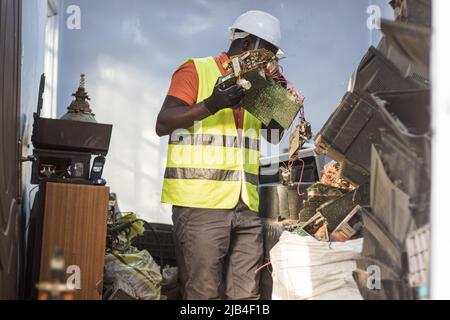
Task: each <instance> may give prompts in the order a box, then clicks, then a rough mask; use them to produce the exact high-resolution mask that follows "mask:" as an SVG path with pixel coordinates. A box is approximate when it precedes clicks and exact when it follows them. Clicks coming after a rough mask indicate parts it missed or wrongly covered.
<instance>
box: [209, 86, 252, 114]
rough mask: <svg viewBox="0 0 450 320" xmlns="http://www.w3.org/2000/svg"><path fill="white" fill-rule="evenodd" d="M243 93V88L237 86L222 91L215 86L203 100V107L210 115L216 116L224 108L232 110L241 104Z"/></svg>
mask: <svg viewBox="0 0 450 320" xmlns="http://www.w3.org/2000/svg"><path fill="white" fill-rule="evenodd" d="M244 92H245V90H244V88H242V87H241V86H239V85H233V86H231V87H229V88H226V89H224V90H221V89H220V88H219V86H217V85H216V86H214V91H213V93H212V94H211V96H210V97H209V98H207V99H205V101H204V104H205V107H206V109H208V111H209V112H210V113H211V114H216V113H217V112H218V111H220V110H222V109H225V108H233V107H235V106H236V105H238V104H239V102H241V100H242V97H243V96H244Z"/></svg>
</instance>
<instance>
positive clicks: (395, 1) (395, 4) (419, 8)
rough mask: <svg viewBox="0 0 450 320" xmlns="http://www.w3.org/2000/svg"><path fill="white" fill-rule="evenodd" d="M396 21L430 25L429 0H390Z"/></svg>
mask: <svg viewBox="0 0 450 320" xmlns="http://www.w3.org/2000/svg"><path fill="white" fill-rule="evenodd" d="M390 4H391V6H392V8H394V10H395V13H396V14H395V18H396V20H397V21H403V22H408V23H414V24H417V25H423V26H427V27H431V0H392V1H391V2H390Z"/></svg>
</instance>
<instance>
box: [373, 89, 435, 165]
mask: <svg viewBox="0 0 450 320" xmlns="http://www.w3.org/2000/svg"><path fill="white" fill-rule="evenodd" d="M375 96H376V98H375V99H376V102H377V104H378V105H379V109H380V113H381V116H382V117H383V119H384V121H385V122H386V124H387V125H388V127H389V128H390V129H391V130H392V131H393V132H395V134H396V135H397V136H398V138H399V139H400V140H401V141H402V142H403V143H404V144H405V145H407V146H408V147H409V148H411V149H412V150H413V151H414V152H415V153H416V154H418V155H422V156H424V157H425V159H426V161H427V162H429V158H430V144H431V143H430V141H431V134H430V123H431V115H430V113H431V112H430V102H431V100H430V90H402V91H390V92H378V93H376V94H375Z"/></svg>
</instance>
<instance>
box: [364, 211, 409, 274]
mask: <svg viewBox="0 0 450 320" xmlns="http://www.w3.org/2000/svg"><path fill="white" fill-rule="evenodd" d="M360 210H361V215H362V218H363V223H364V229H363V236H364V243H363V250H362V253H361V255H362V257H363V259H366V260H367V259H372V260H377V261H379V262H380V263H381V264H383V265H385V266H386V267H387V268H389V269H390V273H395V274H397V275H398V276H400V275H401V274H406V271H405V270H406V268H404V265H405V263H404V262H405V255H404V251H405V250H404V246H403V245H402V244H401V243H400V242H399V241H398V240H397V239H396V238H395V237H394V236H393V235H392V234H391V232H390V231H389V230H388V229H387V228H386V226H385V225H384V223H383V222H382V221H381V219H379V218H378V217H376V216H375V215H374V213H373V212H372V211H371V209H370V208H369V207H360Z"/></svg>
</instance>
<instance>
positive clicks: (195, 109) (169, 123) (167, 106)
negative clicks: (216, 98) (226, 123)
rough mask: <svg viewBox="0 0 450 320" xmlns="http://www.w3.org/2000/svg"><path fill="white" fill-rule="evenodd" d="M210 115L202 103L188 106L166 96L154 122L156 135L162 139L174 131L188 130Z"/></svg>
mask: <svg viewBox="0 0 450 320" xmlns="http://www.w3.org/2000/svg"><path fill="white" fill-rule="evenodd" d="M210 115H211V113H210V112H209V111H208V109H207V108H206V107H205V103H204V102H200V103H197V104H194V105H192V106H190V105H188V104H187V103H186V102H184V101H183V100H181V99H178V98H176V97H172V96H166V99H165V100H164V103H163V105H162V108H161V111H160V112H159V114H158V119H157V120H156V134H157V135H158V136H160V137H162V136H166V135H169V134H171V133H172V132H173V131H175V130H176V129H180V128H189V127H191V126H192V125H193V124H194V122H195V121H200V120H203V119H204V118H206V117H208V116H210Z"/></svg>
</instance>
